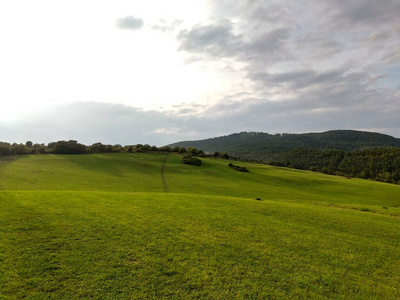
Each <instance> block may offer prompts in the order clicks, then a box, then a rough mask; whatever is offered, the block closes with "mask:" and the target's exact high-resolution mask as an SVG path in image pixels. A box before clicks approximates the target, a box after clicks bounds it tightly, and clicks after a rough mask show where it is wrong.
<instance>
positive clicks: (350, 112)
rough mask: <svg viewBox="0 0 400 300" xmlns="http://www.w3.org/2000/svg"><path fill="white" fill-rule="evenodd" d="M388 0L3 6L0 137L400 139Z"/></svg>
mask: <svg viewBox="0 0 400 300" xmlns="http://www.w3.org/2000/svg"><path fill="white" fill-rule="evenodd" d="M399 15H400V2H399V1H397V0H393V1H391V0H382V1H373V0H360V1H351V2H350V3H349V1H345V0H338V1H320V0H308V1H289V0H288V1H258V0H243V1H233V0H232V1H229V0H228V1H184V0H182V1H180V0H171V1H161V0H160V1H155V0H150V1H99V0H95V1H89V0H88V1H85V0H81V1H73V0H72V1H71V0H70V1H54V0H52V1H50V0H49V1H40V0H38V1H31V0H29V1H28V0H26V1H18V0H15V1H11V0H10V1H8V0H5V1H1V2H0V45H1V46H0V101H1V109H0V141H7V142H25V141H26V140H32V141H33V142H38V143H47V142H50V141H56V140H60V139H76V140H79V141H80V142H83V143H86V144H91V143H94V142H99V141H100V142H103V143H111V144H115V143H119V144H135V143H149V144H155V145H164V144H167V143H172V142H176V141H179V140H191V139H200V138H208V137H214V136H219V135H226V134H230V133H234V132H240V131H263V132H270V133H277V132H293V133H300V132H311V131H325V130H330V129H357V130H368V131H377V132H381V133H386V134H390V135H393V136H396V137H400V117H399V116H400V18H399V17H398V16H399Z"/></svg>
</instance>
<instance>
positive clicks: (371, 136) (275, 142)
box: [169, 130, 400, 156]
mask: <svg viewBox="0 0 400 300" xmlns="http://www.w3.org/2000/svg"><path fill="white" fill-rule="evenodd" d="M169 146H174V147H175V146H178V147H185V148H187V147H190V146H193V147H196V148H198V149H202V150H204V151H208V152H215V151H218V152H227V153H229V154H230V155H234V156H243V155H245V156H247V155H249V156H252V155H251V154H255V153H266V152H278V151H290V150H294V149H302V150H325V149H335V150H344V151H352V150H359V149H365V148H376V147H400V139H398V138H394V137H392V136H390V135H386V134H381V133H375V132H365V131H355V130H331V131H326V132H322V133H303V134H288V133H282V134H268V133H262V132H241V133H234V134H231V135H227V136H221V137H216V138H209V139H206V140H199V141H183V142H178V143H174V144H171V145H169Z"/></svg>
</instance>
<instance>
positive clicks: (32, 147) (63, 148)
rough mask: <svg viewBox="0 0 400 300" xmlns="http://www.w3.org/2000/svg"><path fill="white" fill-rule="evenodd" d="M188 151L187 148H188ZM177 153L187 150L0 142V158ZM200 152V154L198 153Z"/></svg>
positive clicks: (73, 143) (147, 146)
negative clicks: (27, 155) (45, 155)
mask: <svg viewBox="0 0 400 300" xmlns="http://www.w3.org/2000/svg"><path fill="white" fill-rule="evenodd" d="M188 149H189V148H188ZM155 151H159V152H179V153H186V152H187V151H188V150H187V149H186V148H183V147H168V146H163V147H156V146H150V145H148V144H144V145H143V144H136V145H125V146H122V145H119V144H116V145H109V144H102V143H94V144H92V145H90V146H86V145H84V144H81V143H78V141H75V140H69V141H64V140H62V141H58V142H51V143H48V144H47V145H46V144H34V143H32V142H31V141H27V142H26V143H25V144H22V143H20V144H17V143H13V144H10V143H6V142H0V156H7V155H24V154H87V153H113V152H114V153H118V152H128V153H132V152H155ZM189 151H194V152H196V155H198V154H201V153H203V154H204V152H203V151H202V150H197V149H196V148H194V149H189ZM200 151H201V152H200Z"/></svg>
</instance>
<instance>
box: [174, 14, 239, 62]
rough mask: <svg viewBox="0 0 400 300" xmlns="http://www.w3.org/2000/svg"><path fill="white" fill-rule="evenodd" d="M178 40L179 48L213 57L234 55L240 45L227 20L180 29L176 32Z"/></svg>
mask: <svg viewBox="0 0 400 300" xmlns="http://www.w3.org/2000/svg"><path fill="white" fill-rule="evenodd" d="M178 41H179V42H180V43H181V44H180V47H179V50H184V51H187V52H192V53H203V54H206V55H210V56H214V57H230V56H235V55H237V53H238V52H239V51H240V50H241V47H242V41H241V37H240V36H237V35H235V34H234V33H233V25H232V23H231V22H230V21H227V20H223V21H220V22H218V23H217V24H211V25H200V24H198V25H196V26H194V27H193V28H191V29H190V30H182V31H180V32H179V34H178Z"/></svg>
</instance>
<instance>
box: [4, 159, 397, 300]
mask: <svg viewBox="0 0 400 300" xmlns="http://www.w3.org/2000/svg"><path fill="white" fill-rule="evenodd" d="M202 160H203V165H202V166H201V167H195V166H190V165H184V164H182V163H181V157H180V156H179V155H177V154H163V153H131V154H129V153H117V154H87V155H25V156H18V157H1V158H0V298H1V299H21V298H28V299H76V298H90V299H100V298H101V299H104V298H106V299H111V298H112V299H143V298H146V299H169V298H179V299H181V298H197V299H232V298H246V299H255V298H258V299H265V298H273V299H299V298H313V299H349V298H352V299H367V298H369V299H370V298H380V299H396V298H399V297H400V290H399V289H398V283H399V281H400V275H399V272H398V270H399V269H400V196H399V195H400V186H397V185H390V184H385V183H381V182H372V181H366V180H361V179H346V178H343V177H338V176H329V175H325V174H318V173H314V172H308V171H300V170H291V169H286V168H280V167H272V166H266V165H261V164H252V163H243V162H237V163H238V164H240V165H241V166H245V167H246V168H247V169H248V170H249V171H250V172H249V173H241V172H237V171H235V170H234V169H232V168H229V167H228V162H229V161H227V160H223V159H216V158H203V159H202ZM257 198H258V199H260V200H256V199H257Z"/></svg>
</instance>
